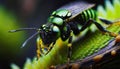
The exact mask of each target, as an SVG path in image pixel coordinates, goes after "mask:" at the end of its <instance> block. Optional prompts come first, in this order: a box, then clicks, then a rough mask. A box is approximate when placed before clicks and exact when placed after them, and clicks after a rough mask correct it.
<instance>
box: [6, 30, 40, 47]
mask: <svg viewBox="0 0 120 69" xmlns="http://www.w3.org/2000/svg"><path fill="white" fill-rule="evenodd" d="M23 30H36V31H38V32H36V33H35V34H33V35H32V36H30V37H29V38H28V39H27V40H25V42H24V43H23V44H22V46H21V48H23V47H25V45H26V44H27V43H28V41H29V40H31V39H32V38H33V37H35V36H36V35H37V34H39V32H40V30H41V29H38V28H20V29H16V30H9V31H8V32H10V33H14V32H19V31H23Z"/></svg>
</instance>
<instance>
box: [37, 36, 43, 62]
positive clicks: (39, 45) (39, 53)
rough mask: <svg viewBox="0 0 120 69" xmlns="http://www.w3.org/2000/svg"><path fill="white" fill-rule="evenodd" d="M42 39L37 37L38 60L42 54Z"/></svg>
mask: <svg viewBox="0 0 120 69" xmlns="http://www.w3.org/2000/svg"><path fill="white" fill-rule="evenodd" d="M41 50H42V48H41V41H40V38H39V37H38V38H37V50H36V53H37V60H38V59H39V58H40V56H41Z"/></svg>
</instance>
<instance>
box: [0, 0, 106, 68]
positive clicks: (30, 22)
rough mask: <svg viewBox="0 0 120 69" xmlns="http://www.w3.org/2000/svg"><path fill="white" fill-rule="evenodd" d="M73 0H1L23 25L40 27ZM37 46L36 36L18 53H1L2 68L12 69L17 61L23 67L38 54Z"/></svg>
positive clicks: (99, 1)
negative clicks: (28, 59)
mask: <svg viewBox="0 0 120 69" xmlns="http://www.w3.org/2000/svg"><path fill="white" fill-rule="evenodd" d="M72 1H75V0H0V5H3V6H4V7H5V8H7V9H8V10H9V11H12V12H14V13H15V15H16V16H17V19H18V20H19V21H20V22H19V23H20V25H21V26H22V27H37V28H38V27H40V25H41V24H44V23H46V21H47V19H48V17H49V16H50V14H51V13H52V12H53V11H54V10H56V9H57V8H59V7H60V6H62V5H64V4H67V3H69V2H72ZM84 1H87V2H91V3H95V4H96V5H99V4H102V5H104V0H84ZM26 32H27V33H26V35H27V37H29V36H30V35H32V34H34V33H35V32H34V31H26ZM21 44H22V43H21ZM19 46H20V45H19ZM35 46H36V38H33V39H32V41H30V42H29V43H28V44H27V45H26V47H25V48H22V49H21V48H20V51H17V54H14V55H11V53H9V54H7V55H1V54H0V56H1V57H0V69H10V64H11V63H15V64H17V65H18V66H20V67H21V68H22V67H23V64H24V63H25V61H26V58H28V57H29V58H31V59H32V58H33V57H34V56H35V55H36V47H35ZM13 50H14V49H13ZM0 52H1V51H0ZM3 53H4V52H3Z"/></svg>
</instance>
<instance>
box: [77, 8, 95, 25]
mask: <svg viewBox="0 0 120 69" xmlns="http://www.w3.org/2000/svg"><path fill="white" fill-rule="evenodd" d="M96 16H97V15H96V12H95V11H94V10H92V9H88V10H85V11H83V12H82V13H81V14H79V15H78V16H77V17H75V21H76V22H78V23H79V24H81V25H84V24H85V23H86V22H87V21H88V20H89V19H90V18H91V19H93V20H96Z"/></svg>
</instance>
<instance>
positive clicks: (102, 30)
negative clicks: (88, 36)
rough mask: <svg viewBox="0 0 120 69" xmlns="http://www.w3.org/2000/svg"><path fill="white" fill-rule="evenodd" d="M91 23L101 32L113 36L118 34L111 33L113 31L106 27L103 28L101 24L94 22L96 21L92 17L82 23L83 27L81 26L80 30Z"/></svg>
mask: <svg viewBox="0 0 120 69" xmlns="http://www.w3.org/2000/svg"><path fill="white" fill-rule="evenodd" d="M91 23H93V24H95V25H96V27H97V28H98V29H99V30H100V31H101V32H102V33H109V34H110V35H111V36H114V37H116V36H118V34H115V33H113V32H110V31H108V30H107V29H106V28H104V27H103V26H102V25H101V24H99V23H98V22H96V21H95V20H93V19H89V20H88V21H87V22H86V23H85V25H83V27H82V28H81V30H80V31H83V30H84V29H86V28H87V27H88V26H89V25H90V24H91Z"/></svg>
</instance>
